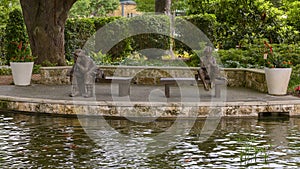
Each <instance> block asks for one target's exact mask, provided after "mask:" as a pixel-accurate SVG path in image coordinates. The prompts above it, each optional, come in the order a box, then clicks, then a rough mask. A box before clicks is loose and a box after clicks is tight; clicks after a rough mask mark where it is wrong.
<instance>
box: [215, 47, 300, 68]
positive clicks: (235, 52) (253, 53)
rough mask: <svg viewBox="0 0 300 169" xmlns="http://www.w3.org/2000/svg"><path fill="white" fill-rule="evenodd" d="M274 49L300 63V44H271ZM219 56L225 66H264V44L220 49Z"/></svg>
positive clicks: (294, 62)
mask: <svg viewBox="0 0 300 169" xmlns="http://www.w3.org/2000/svg"><path fill="white" fill-rule="evenodd" d="M271 45H272V47H273V50H274V51H275V52H277V53H278V54H280V55H281V56H283V57H285V59H286V60H289V61H291V62H292V64H293V65H294V66H296V65H298V64H300V45H299V44H271ZM218 54H219V57H220V58H221V61H222V63H223V65H224V67H231V68H237V67H245V68H254V67H255V68H262V67H263V66H264V64H265V60H264V59H263V54H264V45H263V44H260V45H257V44H254V45H253V44H252V45H248V46H246V47H244V48H242V49H229V50H219V51H218Z"/></svg>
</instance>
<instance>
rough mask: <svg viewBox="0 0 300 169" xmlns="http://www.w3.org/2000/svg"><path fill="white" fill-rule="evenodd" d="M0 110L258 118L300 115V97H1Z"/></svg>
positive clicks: (72, 113) (162, 116) (77, 113)
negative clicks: (140, 99) (141, 99)
mask: <svg viewBox="0 0 300 169" xmlns="http://www.w3.org/2000/svg"><path fill="white" fill-rule="evenodd" d="M0 100H1V101H0V109H1V110H5V111H21V112H29V113H31V112H32V113H50V114H57V115H89V116H90V115H97V116H109V117H155V118H157V117H160V118H178V117H182V118H201V117H207V116H209V112H211V111H213V112H216V111H215V110H217V113H218V114H217V116H216V117H257V116H258V114H259V113H261V112H288V113H289V114H290V116H299V115H300V100H292V101H291V100H288V101H253V102H225V103H224V102H223V103H222V102H216V103H215V105H214V106H211V103H210V102H207V103H176V102H172V103H159V102H158V103H155V102H151V103H150V102H130V103H126V102H111V101H100V102H98V101H94V102H90V101H89V102H87V101H71V100H51V99H37V98H20V97H9V96H0Z"/></svg>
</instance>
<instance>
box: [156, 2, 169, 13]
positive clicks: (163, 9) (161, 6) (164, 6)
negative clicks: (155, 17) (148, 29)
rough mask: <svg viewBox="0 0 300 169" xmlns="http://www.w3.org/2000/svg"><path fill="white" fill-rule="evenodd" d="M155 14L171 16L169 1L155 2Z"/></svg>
mask: <svg viewBox="0 0 300 169" xmlns="http://www.w3.org/2000/svg"><path fill="white" fill-rule="evenodd" d="M155 13H163V14H166V15H170V14H171V0H155Z"/></svg>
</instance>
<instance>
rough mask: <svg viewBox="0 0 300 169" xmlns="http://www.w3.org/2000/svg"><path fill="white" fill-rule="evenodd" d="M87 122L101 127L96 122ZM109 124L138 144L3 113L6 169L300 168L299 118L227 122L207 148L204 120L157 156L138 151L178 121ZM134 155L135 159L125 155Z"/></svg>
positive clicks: (1, 152)
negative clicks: (95, 135) (137, 152)
mask: <svg viewBox="0 0 300 169" xmlns="http://www.w3.org/2000/svg"><path fill="white" fill-rule="evenodd" d="M86 120H91V121H95V117H93V118H86ZM107 122H108V124H109V125H110V126H111V127H113V128H114V130H115V131H117V132H118V133H122V135H123V136H130V138H133V139H132V140H131V141H129V142H128V143H126V144H120V145H116V142H115V140H114V139H115V138H113V137H111V133H110V132H108V131H100V132H99V128H94V131H95V133H101V136H102V138H101V141H102V142H98V140H95V139H93V137H90V134H86V132H85V130H84V129H83V128H82V127H81V124H80V122H79V120H78V119H77V118H75V117H74V118H70V117H69V118H64V117H56V116H47V115H28V114H20V113H15V114H13V113H0V168H5V167H6V168H127V167H129V168H216V167H221V168H241V167H242V168H243V167H249V166H251V167H253V168H264V167H278V168H285V167H294V168H297V166H299V165H300V148H299V147H300V125H299V124H300V119H299V118H285V119H280V120H276V119H272V120H268V119H263V120H257V119H252V118H251V119H249V118H243V119H233V118H224V119H222V120H221V122H220V124H219V125H218V127H217V130H216V131H215V132H214V133H213V135H212V136H211V137H210V138H209V139H207V140H205V141H204V142H202V141H200V140H201V139H199V135H200V133H201V130H202V128H203V126H204V123H205V119H204V120H198V121H196V123H195V125H194V126H193V128H192V130H191V131H190V132H189V133H188V134H187V135H178V136H176V137H178V139H177V141H172V143H170V144H171V145H172V147H170V148H169V149H168V150H167V151H165V152H163V153H161V154H158V155H155V156H150V155H149V156H147V154H143V155H137V154H135V152H136V150H134V149H135V147H136V146H135V145H136V144H139V142H140V141H141V140H143V141H145V140H149V142H151V137H153V136H155V135H159V134H163V133H164V132H165V131H166V130H167V129H168V128H169V127H170V126H172V125H173V124H174V123H173V122H174V121H155V122H150V123H137V122H132V121H128V120H107ZM98 123H99V122H98ZM182 123H183V125H184V123H186V121H182ZM89 130H93V129H92V127H91V128H89ZM102 130H105V129H102ZM161 141H164V142H168V141H169V140H168V139H167V138H165V139H164V140H161ZM121 145H122V146H121ZM124 145H125V146H124ZM150 145H151V144H150ZM147 146H149V145H147ZM152 146H154V147H152V148H158V149H159V148H161V147H155V144H153V145H152ZM109 147H111V149H109ZM148 148H149V147H148ZM130 149H132V153H128V151H125V150H130ZM145 149H147V147H145ZM140 151H141V152H143V151H144V150H140Z"/></svg>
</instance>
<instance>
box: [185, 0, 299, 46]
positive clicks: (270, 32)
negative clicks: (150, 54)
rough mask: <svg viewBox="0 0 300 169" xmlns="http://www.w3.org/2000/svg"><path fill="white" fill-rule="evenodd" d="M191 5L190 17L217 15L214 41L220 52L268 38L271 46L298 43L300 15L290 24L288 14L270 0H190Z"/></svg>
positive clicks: (293, 11)
mask: <svg viewBox="0 0 300 169" xmlns="http://www.w3.org/2000/svg"><path fill="white" fill-rule="evenodd" d="M274 3H276V5H281V3H277V2H274ZM188 5H189V10H188V14H206V13H208V14H213V15H215V17H216V21H217V24H216V30H215V34H214V35H215V41H213V42H214V44H215V45H216V46H218V48H220V49H230V48H235V46H241V45H243V43H242V42H244V41H248V42H249V43H252V42H253V41H254V40H255V39H257V38H267V39H269V40H270V41H271V42H272V43H279V42H280V43H291V41H294V42H295V41H298V40H299V29H298V30H297V29H296V28H294V27H293V26H295V24H296V23H298V20H299V15H297V16H298V18H297V17H295V19H294V18H293V19H291V21H289V23H291V24H290V25H287V17H286V14H285V12H284V11H283V10H281V9H280V8H277V7H276V6H274V4H272V3H271V2H270V1H266V0H256V1H243V0H237V1H236V0H213V1H196V0H188ZM295 9H298V8H295ZM290 13H291V16H296V15H293V14H296V13H297V12H296V11H295V10H291V11H290ZM297 19H298V20H297ZM292 23H293V24H292ZM297 31H298V32H297Z"/></svg>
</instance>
